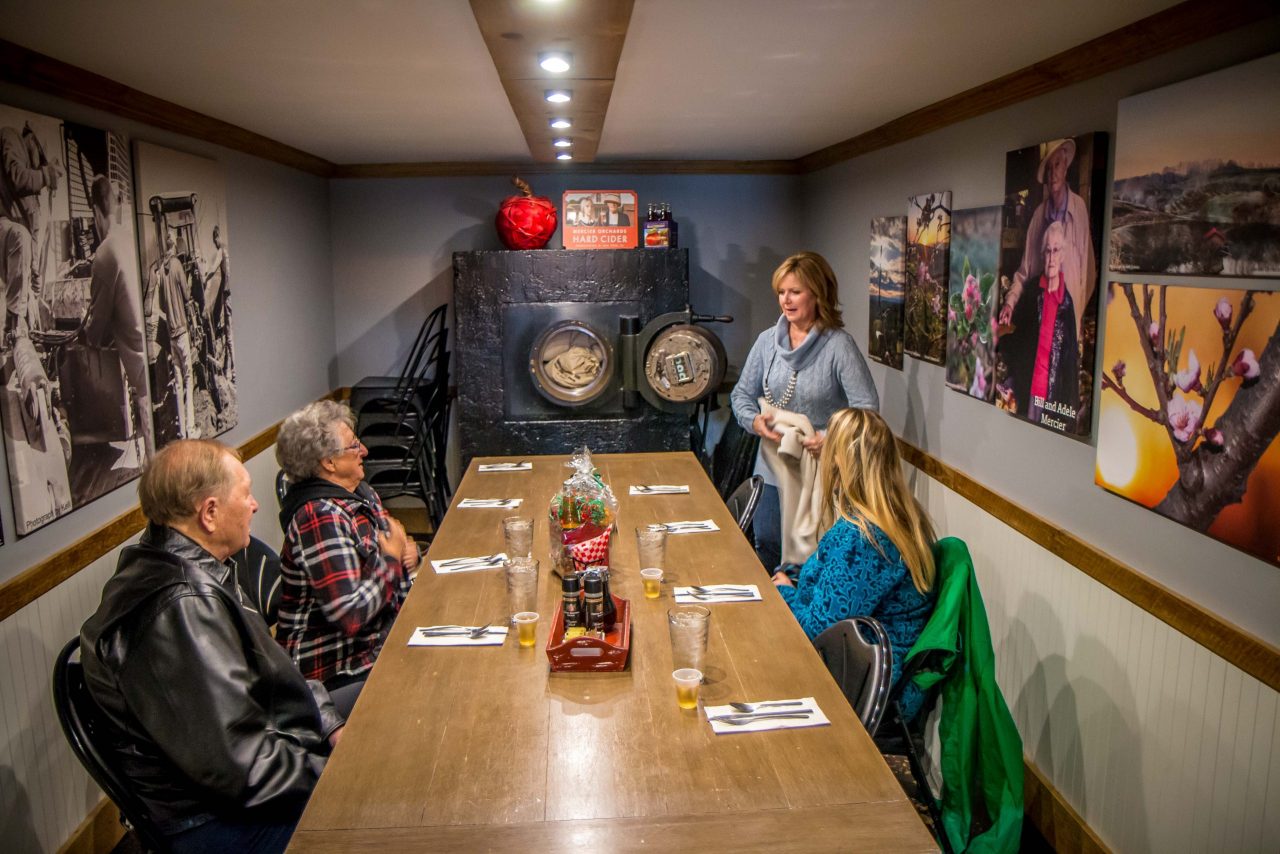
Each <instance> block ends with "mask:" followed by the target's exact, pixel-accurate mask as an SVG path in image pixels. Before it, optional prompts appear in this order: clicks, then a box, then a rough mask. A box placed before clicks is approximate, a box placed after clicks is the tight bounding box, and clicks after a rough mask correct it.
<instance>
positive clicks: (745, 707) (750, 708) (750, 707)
mask: <svg viewBox="0 0 1280 854" xmlns="http://www.w3.org/2000/svg"><path fill="white" fill-rule="evenodd" d="M729 705H730V706H732V707H733V708H734V709H735V710H736V711H739V712H754V711H755V710H756V709H767V708H770V707H771V706H803V705H804V701H803V700H777V701H774V702H772V703H730V704H729Z"/></svg>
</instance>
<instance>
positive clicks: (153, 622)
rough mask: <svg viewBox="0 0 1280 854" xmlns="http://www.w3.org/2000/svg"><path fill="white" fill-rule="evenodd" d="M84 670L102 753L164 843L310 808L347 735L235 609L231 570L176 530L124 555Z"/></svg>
mask: <svg viewBox="0 0 1280 854" xmlns="http://www.w3.org/2000/svg"><path fill="white" fill-rule="evenodd" d="M80 656H81V661H82V662H83V664H84V674H85V681H86V682H87V684H88V687H89V691H90V693H91V694H92V695H93V697H94V699H95V700H97V702H98V705H99V706H101V707H102V709H103V711H104V712H105V713H106V716H107V718H108V719H109V720H110V722H111V723H112V724H113V725H114V729H115V730H116V731H115V732H113V733H108V734H107V736H108V738H107V741H108V742H110V743H109V744H107V745H105V748H106V750H107V753H108V755H109V756H110V757H111V758H112V759H114V761H115V763H116V765H117V767H118V768H119V769H120V770H121V771H122V772H123V773H124V774H125V775H126V776H127V777H128V778H129V779H130V780H131V781H132V782H133V784H134V788H135V791H136V792H137V793H138V794H139V795H140V796H141V797H142V799H143V801H144V803H145V804H146V805H147V807H148V809H149V810H150V812H151V817H152V819H153V820H154V821H155V822H156V824H157V825H158V826H159V828H160V830H161V832H163V833H169V834H172V833H177V832H179V831H182V830H185V829H187V828H190V827H194V826H196V825H199V824H202V823H203V822H205V821H208V820H209V819H210V818H212V817H214V816H217V815H236V814H240V813H242V811H243V810H245V809H247V808H254V807H263V806H266V807H268V808H270V807H273V806H280V807H282V808H284V805H285V804H286V803H287V804H291V805H294V806H296V805H297V804H300V803H303V802H305V800H306V798H307V796H308V795H309V794H310V793H311V789H312V788H313V787H314V786H315V784H316V780H317V779H319V777H320V772H321V771H322V770H323V769H324V764H325V758H326V757H327V756H328V754H329V741H328V738H329V735H330V733H332V732H333V731H334V730H335V729H337V728H338V727H339V726H341V725H342V719H341V717H339V716H338V713H337V712H336V711H335V710H334V708H333V703H332V702H331V701H330V700H329V695H328V692H326V691H325V689H324V687H323V686H321V685H320V683H318V682H313V683H312V682H308V681H307V680H306V679H304V678H303V677H302V674H301V673H299V672H298V669H297V668H296V667H295V666H294V665H293V662H292V661H290V660H289V656H288V655H287V654H286V653H285V651H284V650H283V649H282V648H281V647H280V645H279V644H277V643H276V641H275V639H274V638H272V637H271V633H270V631H269V630H268V629H267V625H266V623H264V622H263V620H262V617H261V616H259V615H258V614H257V613H256V612H252V611H248V610H246V609H245V608H242V607H241V605H240V597H239V590H238V588H237V586H236V576H235V572H234V570H233V569H232V568H231V567H230V566H228V565H226V564H223V563H221V562H219V561H218V560H217V559H216V558H214V557H213V555H211V554H209V553H208V552H207V551H205V550H204V549H203V548H201V547H200V546H199V545H197V544H196V543H195V542H193V541H192V540H190V539H188V538H187V537H186V536H184V535H183V534H181V533H179V532H177V531H175V530H173V529H171V528H166V527H161V526H156V525H152V526H150V527H149V528H148V529H147V530H146V532H145V533H144V534H143V535H142V540H141V542H140V543H139V544H138V545H136V546H130V547H129V548H126V549H125V550H124V551H123V552H122V553H121V555H120V562H119V564H118V565H117V567H116V572H115V575H113V576H112V577H111V579H110V580H109V581H108V582H107V584H106V587H104V588H103V591H102V603H101V604H100V605H99V606H98V611H97V613H95V614H94V615H93V616H92V617H90V618H89V620H88V621H87V622H86V623H85V624H84V626H83V628H82V629H81V630H80Z"/></svg>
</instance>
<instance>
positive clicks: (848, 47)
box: [0, 0, 1175, 164]
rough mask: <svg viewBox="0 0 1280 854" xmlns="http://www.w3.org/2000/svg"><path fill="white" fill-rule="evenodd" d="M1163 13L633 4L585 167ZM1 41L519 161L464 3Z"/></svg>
mask: <svg viewBox="0 0 1280 854" xmlns="http://www.w3.org/2000/svg"><path fill="white" fill-rule="evenodd" d="M564 2H608V0H564ZM1172 5H1175V2H1173V0H1122V1H1121V2H1117V0H635V9H634V11H633V13H632V18H631V26H630V29H629V30H628V33H627V38H626V43H625V45H624V47H623V51H622V59H621V62H620V63H619V66H618V72H617V78H616V81H615V85H614V90H613V98H612V100H611V102H610V105H609V112H608V116H607V118H606V121H605V126H604V133H603V137H602V139H601V142H600V148H599V154H598V158H599V159H600V160H610V159H615V160H616V159H627V160H630V159H732V160H755V159H791V158H795V157H799V156H801V155H804V154H808V153H810V152H812V151H815V150H817V149H820V148H823V147H825V146H828V145H831V144H833V143H837V142H840V141H842V140H844V139H847V138H849V137H852V136H856V135H858V134H860V133H863V132H865V131H868V130H871V129H872V128H875V127H877V126H879V125H881V124H883V123H885V122H887V121H889V120H891V119H894V118H897V117H898V116H901V115H903V114H905V113H908V112H910V111H912V110H915V109H918V108H920V107H923V106H926V105H928V104H931V103H934V102H936V101H939V100H942V99H943V98H946V97H949V96H951V95H954V94H957V93H959V92H962V91H964V90H965V89H968V88H970V87H973V86H976V85H979V84H981V83H985V82H987V81H988V80H992V79H994V78H996V77H999V76H1001V75H1004V74H1007V73H1009V72H1011V71H1015V70H1017V69H1019V68H1022V67H1025V66H1027V65H1030V64H1032V63H1034V62H1037V61H1039V60H1042V59H1045V58H1047V57H1049V56H1052V55H1053V54H1055V53H1058V52H1060V51H1063V50H1066V49H1068V48H1070V47H1073V46H1075V45H1077V44H1080V43H1082V42H1084V41H1087V40H1089V39H1092V38H1095V37H1097V36H1100V35H1103V34H1105V33H1108V32H1111V31H1112V30H1115V29H1118V28H1120V27H1122V26H1124V25H1126V24H1129V23H1132V22H1134V21H1136V20H1139V19H1141V18H1144V17H1147V16H1148V15H1151V14H1153V13H1155V12H1157V11H1159V10H1161V9H1163V8H1166V7H1169V6H1172ZM6 7H7V8H6ZM0 36H2V37H3V38H5V39H8V40H9V41H12V42H16V43H17V44H20V45H22V46H24V47H28V48H31V49H32V50H35V51H39V52H40V53H44V54H47V55H49V56H52V57H54V58H56V59H60V60H63V61H64V62H68V63H71V64H72V65H77V66H80V67H81V68H85V69H87V70H89V71H93V72H95V73H97V74H101V75H103V76H105V77H108V78H111V79H112V80H115V81H118V82H120V83H124V84H126V85H128V86H131V87H133V88H135V89H138V90H141V91H143V92H146V93H148V94H151V95H155V96H157V97H160V98H163V99H165V100H168V101H173V102H174V103H177V104H181V105H182V106H184V107H189V108H190V109H193V110H196V111H198V112H201V113H204V114H206V115H209V116H213V117H215V118H218V119H222V120H223V121H227V122H230V123H232V124H235V125H239V126H241V127H244V128H247V129H249V130H252V131H254V132H256V133H259V134H262V135H263V136H267V137H270V138H272V139H275V140H278V141H280V142H283V143H286V144H288V145H292V146H294V147H296V148H299V149H302V150H303V151H307V152H310V153H312V154H315V155H318V156H320V157H323V158H325V159H327V160H330V161H333V162H335V163H340V164H350V163H394V162H430V161H447V160H522V159H529V152H528V149H527V147H526V145H525V140H524V137H523V135H522V134H521V132H520V127H519V125H518V124H517V122H516V119H515V116H514V114H513V113H512V111H511V107H510V105H509V103H508V101H507V97H506V94H505V92H504V91H503V89H502V86H501V84H500V83H499V81H498V74H497V71H496V70H495V69H494V67H493V63H492V61H491V60H490V57H489V53H488V51H487V50H486V48H485V45H484V42H483V41H482V40H481V37H480V31H479V29H478V27H477V25H476V22H475V19H474V17H473V16H472V13H471V7H470V6H469V5H468V3H467V2H466V0H269V2H262V0H206V2H202V3H195V2H173V0H168V2H164V0H99V2H93V3H88V2H84V0H38V2H22V3H19V2H16V0H0Z"/></svg>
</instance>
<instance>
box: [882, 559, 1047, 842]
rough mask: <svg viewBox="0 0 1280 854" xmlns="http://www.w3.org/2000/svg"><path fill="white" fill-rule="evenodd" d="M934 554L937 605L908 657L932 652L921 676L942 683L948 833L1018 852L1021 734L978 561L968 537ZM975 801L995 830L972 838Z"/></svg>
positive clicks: (920, 680)
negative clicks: (1000, 668) (994, 642)
mask: <svg viewBox="0 0 1280 854" xmlns="http://www.w3.org/2000/svg"><path fill="white" fill-rule="evenodd" d="M933 556H934V562H935V563H936V564H937V568H938V582H937V583H938V601H937V606H936V608H935V610H934V612H933V616H932V617H930V618H929V622H928V624H927V625H925V628H924V632H923V634H921V635H920V639H919V640H918V641H916V643H915V646H913V647H911V651H910V652H908V653H907V660H908V661H910V660H911V659H912V658H914V657H915V656H917V655H922V654H925V653H934V655H932V656H931V657H930V659H928V663H927V664H926V666H925V667H924V668H923V669H921V670H920V671H919V672H917V673H916V675H915V681H916V684H917V685H919V686H920V687H921V689H926V690H927V689H928V688H929V687H931V686H932V685H934V684H936V683H938V682H939V681H942V686H941V689H940V690H941V696H942V712H941V717H940V718H939V721H938V737H939V741H940V742H941V747H942V763H941V764H942V802H941V805H940V806H941V812H942V824H943V828H942V830H943V832H944V833H946V835H947V839H948V841H949V842H950V845H951V847H952V849H953V850H955V851H957V852H961V851H964V852H979V854H988V852H991V854H995V852H1015V851H1017V850H1018V845H1019V842H1020V840H1021V834H1022V813H1023V801H1022V780H1023V766H1022V739H1021V737H1020V736H1019V735H1018V730H1017V729H1016V728H1015V727H1014V724H1013V717H1012V716H1011V715H1010V714H1009V707H1008V706H1007V705H1006V704H1005V701H1004V696H1003V695H1002V694H1001V693H1000V687H999V686H998V685H996V675H995V653H994V652H993V651H992V649H991V630H990V628H989V627H988V625H987V611H986V608H984V607H983V605H982V594H981V592H980V591H979V590H978V581H977V578H975V577H974V573H973V560H972V559H971V558H970V557H969V549H968V547H967V546H966V545H965V544H964V541H963V540H958V539H956V538H954V537H947V538H946V539H943V540H939V541H938V542H937V544H936V545H935V546H934V549H933ZM977 798H981V802H982V804H983V805H984V806H985V810H986V813H987V815H988V816H989V817H990V819H991V827H990V828H989V829H988V830H986V831H984V832H982V833H980V834H978V835H976V836H974V837H972V838H970V835H969V834H970V828H971V825H972V820H973V814H974V805H975V803H976V799H977Z"/></svg>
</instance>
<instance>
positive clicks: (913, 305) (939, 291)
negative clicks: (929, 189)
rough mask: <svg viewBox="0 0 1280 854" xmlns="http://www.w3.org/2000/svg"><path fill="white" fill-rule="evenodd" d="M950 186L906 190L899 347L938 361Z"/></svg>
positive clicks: (943, 338)
mask: <svg viewBox="0 0 1280 854" xmlns="http://www.w3.org/2000/svg"><path fill="white" fill-rule="evenodd" d="M950 248H951V192H950V191H947V192H945V193H925V194H923V195H919V196H912V197H911V198H910V200H909V204H908V206H907V259H906V260H907V294H906V332H905V336H906V340H905V341H904V342H903V349H904V350H906V352H908V353H910V354H911V355H912V356H915V357H916V358H917V359H923V360H924V361H926V362H933V363H934V364H935V365H941V364H943V363H944V362H945V361H946V350H947V324H946V307H945V305H944V303H945V302H946V300H947V273H948V272H949V266H948V265H949V263H950V261H949V259H950V255H949V254H948V252H949V250H950Z"/></svg>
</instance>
